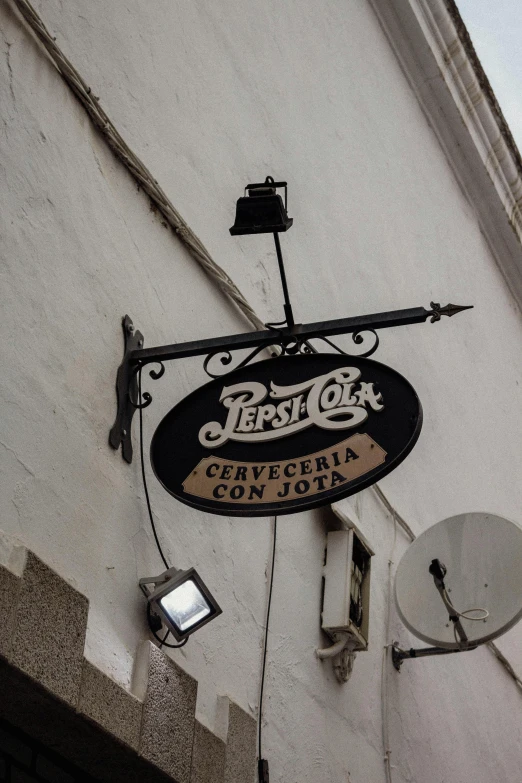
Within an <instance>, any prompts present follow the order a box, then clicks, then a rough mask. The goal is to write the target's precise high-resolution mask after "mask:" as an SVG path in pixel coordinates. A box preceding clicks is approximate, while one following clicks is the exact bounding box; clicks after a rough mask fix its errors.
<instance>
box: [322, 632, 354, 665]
mask: <svg viewBox="0 0 522 783" xmlns="http://www.w3.org/2000/svg"><path fill="white" fill-rule="evenodd" d="M347 641H348V635H347V634H343V638H342V639H339V641H338V642H335V644H332V646H331V647H323V648H319V649H317V650H316V651H315V654H316V655H317V657H318V658H321V659H323V658H335V656H336V655H339V653H341V652H342V651H343V650H344V648H345V647H346V643H347Z"/></svg>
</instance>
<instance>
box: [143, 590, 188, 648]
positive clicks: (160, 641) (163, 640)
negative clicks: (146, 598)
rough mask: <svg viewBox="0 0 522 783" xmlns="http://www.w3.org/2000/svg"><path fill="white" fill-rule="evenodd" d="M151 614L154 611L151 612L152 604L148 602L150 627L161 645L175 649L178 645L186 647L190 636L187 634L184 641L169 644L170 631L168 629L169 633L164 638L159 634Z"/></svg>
mask: <svg viewBox="0 0 522 783" xmlns="http://www.w3.org/2000/svg"><path fill="white" fill-rule="evenodd" d="M151 614H152V612H151V608H150V604H149V603H148V602H147V621H148V623H149V629H150V632H151V634H152V635H153V637H154V638H155V639H156V641H158V642H159V643H160V647H170V648H171V649H173V650H175V649H177V648H178V647H184V646H185V645H186V643H187V642H188V636H187V638H186V639H183V641H182V642H180V643H179V644H169V643H168V642H166V641H165V640H166V638H167V636H168V635H169V633H170V631H167V633H166V634H165V636H164V637H163V639H162V638H161V637H160V636H158V634H157V633H156V631H155V630H154V628H153V627H152V618H151Z"/></svg>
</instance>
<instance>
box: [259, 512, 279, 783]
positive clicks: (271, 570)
mask: <svg viewBox="0 0 522 783" xmlns="http://www.w3.org/2000/svg"><path fill="white" fill-rule="evenodd" d="M276 539H277V516H275V517H274V533H273V542H272V566H271V568H270V587H269V590H268V604H267V608H266V622H265V641H264V649H263V666H262V668H261V685H260V691H259V710H258V723H257V727H258V751H259V763H261V761H262V759H263V755H262V753H261V723H262V717H263V690H264V685H265V669H266V652H267V646H268V623H269V620H270V607H271V606H272V589H273V586H274V565H275V555H276ZM260 781H261V778H260ZM261 783H262V781H261Z"/></svg>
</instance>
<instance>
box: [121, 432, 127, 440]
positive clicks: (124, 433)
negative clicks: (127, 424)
mask: <svg viewBox="0 0 522 783" xmlns="http://www.w3.org/2000/svg"><path fill="white" fill-rule="evenodd" d="M121 434H122V435H123V437H124V438H125V437H126V435H127V430H122V431H121Z"/></svg>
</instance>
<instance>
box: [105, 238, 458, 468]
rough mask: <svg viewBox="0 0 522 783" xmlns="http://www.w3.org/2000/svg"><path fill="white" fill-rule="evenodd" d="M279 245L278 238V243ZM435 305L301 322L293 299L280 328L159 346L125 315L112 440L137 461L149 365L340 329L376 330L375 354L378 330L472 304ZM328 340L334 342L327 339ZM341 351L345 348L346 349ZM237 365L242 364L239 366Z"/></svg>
mask: <svg viewBox="0 0 522 783" xmlns="http://www.w3.org/2000/svg"><path fill="white" fill-rule="evenodd" d="M275 236H277V235H275ZM277 245H278V243H277V241H276V248H277ZM282 279H284V277H283V278H282ZM283 290H285V297H287V296H288V289H287V288H286V281H285V284H284V288H283ZM430 307H431V309H430V310H427V309H426V308H425V307H412V308H409V309H406V310H393V311H390V312H385V313H374V314H371V315H359V316H355V317H351V318H338V319H335V320H332V321H317V322H315V323H311V324H296V323H293V317H292V311H291V307H290V304H289V302H288V308H289V310H288V311H287V310H286V306H285V313H286V315H287V321H288V320H289V319H288V315H290V318H291V319H292V325H290V324H288V325H287V326H283V327H281V328H273V327H272V328H268V329H266V330H262V331H259V332H246V333H243V334H233V335H228V336H226V337H217V338H212V339H210V340H194V341H191V342H187V343H173V344H171V345H161V346H157V347H154V348H143V342H144V338H143V334H142V333H141V332H139V331H135V329H134V324H133V323H132V320H131V319H130V318H129V316H128V315H126V316H125V317H124V318H123V322H122V323H123V333H124V339H125V348H124V355H123V359H122V362H121V364H120V366H119V368H118V373H117V376H116V395H117V413H116V419H115V422H114V425H113V427H112V429H111V431H110V435H109V443H110V445H111V446H112V447H113V448H114V449H117V448H119V447H120V445H121V447H122V455H123V458H124V460H125V461H126V462H129V463H130V462H132V439H131V425H132V418H133V416H134V412H135V411H136V409H138V408H140V407H141V408H145V407H147V406H148V405H150V403H151V402H152V397H151V395H150V394H149V393H148V392H145V393H144V394H143V401H140V400H138V381H137V376H138V373H139V372H140V370H141V369H142V368H143V367H145V366H146V365H147V364H152V363H158V364H159V365H160V369H159V370H157V371H156V370H151V371H150V373H149V374H150V376H151V378H153V379H154V380H157V379H158V378H161V376H162V375H163V373H164V372H165V367H164V365H163V362H166V361H173V360H174V359H187V358H189V357H191V356H202V355H204V354H208V356H207V360H206V362H205V367H206V364H207V363H208V361H209V359H210V358H212V357H213V356H215V355H216V354H225V358H222V359H221V362H222V364H225V365H226V364H230V362H231V361H232V356H231V353H230V352H231V351H240V350H245V349H248V348H252V349H254V350H253V352H252V354H251V355H249V356H248V357H247V358H246V359H244V360H243V361H242V362H241V363H240V365H239V366H244V365H245V364H247V363H248V361H250V359H252V358H253V357H254V356H255V355H257V354H258V353H259V352H260V351H262V350H263V349H264V348H269V347H270V346H272V345H274V344H278V345H280V346H281V348H282V351H283V353H290V354H291V353H298V352H299V351H300V350H301V348H302V347H303V346H305V352H307V350H306V348H307V341H308V340H311V339H314V338H315V339H322V340H325V339H326V338H327V337H331V336H335V335H339V334H351V335H353V338H352V339H353V341H354V342H355V343H356V344H359V345H360V344H361V342H362V341H363V338H362V336H361V333H362V332H369V333H372V334H373V335H374V337H375V344H374V347H373V348H372V349H371V350H370V351H368V352H367V353H366V354H359V355H363V356H364V355H366V356H368V355H369V354H370V353H373V351H374V350H375V348H376V347H377V345H378V338H377V335H376V330H377V329H390V328H392V327H395V326H408V325H410V324H418V323H424V322H425V321H426V320H427V319H428V318H430V322H431V323H434V322H436V321H440V319H441V317H442V316H443V315H446V316H453V315H455V314H456V313H459V312H461V311H463V310H469V309H470V308H471V307H472V305H453V304H448V305H446V306H445V307H441V306H440V304H437V303H434V302H431V304H430ZM326 342H329V341H328V340H326ZM330 344H331V343H330ZM334 347H336V346H334ZM310 350H311V349H310ZM338 350H340V349H338ZM340 352H341V353H344V351H341V350H340ZM234 369H237V366H236V368H234ZM209 374H210V373H209Z"/></svg>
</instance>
